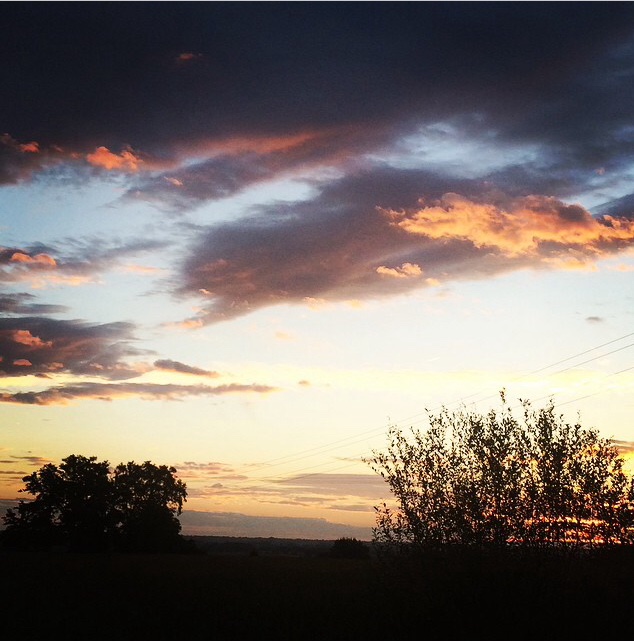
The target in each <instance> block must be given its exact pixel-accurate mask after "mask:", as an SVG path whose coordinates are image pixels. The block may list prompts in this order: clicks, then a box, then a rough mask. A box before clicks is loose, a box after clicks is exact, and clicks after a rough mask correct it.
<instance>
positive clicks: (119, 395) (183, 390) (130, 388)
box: [0, 382, 277, 406]
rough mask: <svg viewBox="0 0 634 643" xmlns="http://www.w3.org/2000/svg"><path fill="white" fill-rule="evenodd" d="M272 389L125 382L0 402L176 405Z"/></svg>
mask: <svg viewBox="0 0 634 643" xmlns="http://www.w3.org/2000/svg"><path fill="white" fill-rule="evenodd" d="M276 390H277V389H275V388H274V387H271V386H265V385H262V384H221V385H219V386H204V385H197V386H196V385H194V386H184V385H179V384H151V383H138V382H127V383H124V384H113V383H93V382H79V383H77V384H73V385H68V386H57V387H53V388H49V389H45V390H43V391H22V392H18V393H0V402H5V403H9V404H27V405H36V406H52V405H66V404H69V403H71V402H74V401H80V400H102V401H106V402H111V401H112V400H115V399H126V398H135V397H138V398H141V399H143V400H165V401H178V400H182V399H183V398H185V397H192V396H197V397H198V396H205V395H209V396H217V395H227V394H230V393H260V394H263V393H271V392H274V391H276Z"/></svg>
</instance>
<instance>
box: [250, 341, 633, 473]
mask: <svg viewBox="0 0 634 643" xmlns="http://www.w3.org/2000/svg"><path fill="white" fill-rule="evenodd" d="M633 335H634V332H633V333H627V334H625V335H622V336H621V337H617V338H616V339H612V340H610V341H609V342H604V343H602V344H599V345H597V346H594V347H592V348H589V349H586V350H583V351H581V352H579V353H575V354H574V355H571V356H569V357H566V358H564V359H561V360H558V361H556V362H553V363H551V364H548V365H547V366H543V367H541V368H539V369H535V370H533V371H529V372H528V373H525V374H523V375H520V376H518V377H516V378H513V379H512V380H510V381H511V382H517V381H520V380H522V379H525V378H527V377H530V376H531V375H535V374H537V373H541V372H543V371H546V370H548V369H549V368H553V367H554V366H558V365H560V364H564V363H566V362H569V361H570V360H573V359H575V358H577V357H581V356H582V355H587V354H588V353H591V352H593V351H596V350H599V349H600V348H604V347H605V346H609V345H611V344H615V343H616V342H619V341H622V340H624V339H626V338H628V337H631V336H633ZM632 346H634V343H631V344H628V345H626V346H622V347H620V348H617V349H615V350H613V351H609V352H607V353H603V354H602V355H597V356H595V357H593V358H590V359H588V360H585V361H583V362H580V363H578V364H574V365H572V366H568V367H566V368H564V369H561V370H559V371H556V372H555V373H552V374H551V375H559V374H561V373H564V372H566V371H569V370H571V369H573V368H578V367H579V366H583V365H585V364H588V363H590V362H592V361H595V360H597V359H601V358H602V357H607V356H608V355H612V354H614V353H618V352H620V351H622V350H625V349H627V348H631V347H632ZM625 370H629V369H625ZM620 372H624V371H619V373H620ZM614 374H618V373H614ZM483 392H484V390H482V391H479V392H476V393H473V394H471V395H468V396H466V397H461V398H460V399H457V400H454V401H453V402H450V403H448V404H444V405H438V406H435V407H433V408H432V409H429V410H437V409H439V408H442V407H443V406H445V407H450V406H453V405H454V404H457V403H464V401H465V400H468V399H471V398H473V397H476V396H478V395H480V393H483ZM496 396H497V393H495V394H490V395H487V396H486V397H483V398H480V399H478V400H476V401H475V402H474V404H478V403H480V402H484V401H486V400H489V399H492V398H494V397H496ZM546 397H550V396H546ZM538 399H542V398H538ZM427 413H428V410H425V411H421V412H420V413H415V414H413V415H410V416H408V417H405V418H401V419H400V420H398V421H397V422H396V424H401V423H404V422H409V421H411V420H413V419H415V418H419V417H421V416H423V415H424V416H426V415H427ZM388 427H389V424H388ZM385 429H386V425H385V424H382V425H381V426H377V427H375V428H373V429H369V430H366V431H362V432H360V433H355V434H353V435H351V436H348V437H346V438H341V439H339V440H334V441H331V442H326V443H324V444H322V445H320V446H316V447H311V448H308V449H304V450H302V451H297V452H294V453H290V454H288V455H286V456H280V457H278V458H273V459H272V460H268V461H266V462H263V463H261V464H260V465H259V466H257V467H256V468H254V469H251V472H252V473H254V472H257V471H261V470H263V469H268V468H271V467H277V466H284V465H287V464H291V463H293V462H298V461H300V460H305V459H306V458H308V457H312V456H317V455H322V454H324V453H328V452H330V451H334V450H337V449H339V448H340V445H343V444H344V443H347V444H346V446H352V445H354V444H358V443H359V442H363V441H364V440H365V439H367V438H371V437H376V436H378V435H380V434H381V433H382V432H384V431H385Z"/></svg>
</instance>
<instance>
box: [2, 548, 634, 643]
mask: <svg viewBox="0 0 634 643" xmlns="http://www.w3.org/2000/svg"><path fill="white" fill-rule="evenodd" d="M0 565H1V568H2V570H3V583H2V592H3V596H2V611H3V630H2V633H3V639H4V640H7V639H16V640H60V639H61V640H130V639H132V640H219V639H222V640H244V639H247V640H272V639H273V640H296V639H300V640H394V639H418V640H420V639H423V640H425V639H441V640H442V639H514V640H525V639H560V640H569V639H599V640H601V639H633V638H634V625H633V624H632V623H631V622H630V617H629V611H630V609H631V605H632V604H634V603H633V600H634V583H633V580H634V574H633V572H634V552H630V551H629V550H628V551H624V552H618V553H614V552H606V553H605V554H602V555H600V556H594V557H587V558H580V559H579V558H576V559H563V558H562V559H551V558H544V557H541V558H540V557H532V558H530V559H527V558H517V557H508V556H507V557H504V556H503V557H490V556H489V557H487V556H476V557H474V556H465V555H464V554H454V553H452V554H450V555H447V556H444V557H430V558H429V559H427V560H424V561H420V562H419V563H418V564H417V565H412V564H409V565H407V566H405V567H404V568H403V569H400V570H399V569H396V568H393V567H390V568H383V567H379V566H377V564H376V563H375V562H374V561H370V560H339V559H330V558H323V557H321V558H311V557H304V558H301V557H288V556H248V555H244V556H235V555H233V556H217V555H202V556H195V555H190V556H186V555H164V556H161V555H89V554H62V553H48V554H35V553H20V554H14V553H8V552H4V553H2V554H1V555H0Z"/></svg>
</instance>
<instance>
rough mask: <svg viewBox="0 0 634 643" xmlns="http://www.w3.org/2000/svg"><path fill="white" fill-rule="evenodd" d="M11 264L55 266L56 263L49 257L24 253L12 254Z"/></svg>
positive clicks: (41, 254)
mask: <svg viewBox="0 0 634 643" xmlns="http://www.w3.org/2000/svg"><path fill="white" fill-rule="evenodd" d="M10 261H11V262H12V263H28V264H37V265H39V266H51V267H53V268H54V267H55V266H57V262H56V261H55V259H53V257H51V256H50V255H47V254H44V253H40V254H37V255H33V256H31V255H28V254H26V253H24V252H14V253H13V254H12V255H11V260H10Z"/></svg>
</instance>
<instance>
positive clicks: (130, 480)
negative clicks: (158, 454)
mask: <svg viewBox="0 0 634 643" xmlns="http://www.w3.org/2000/svg"><path fill="white" fill-rule="evenodd" d="M175 473H176V469H175V468H174V467H167V466H165V465H161V466H157V465H155V464H152V463H151V462H149V461H146V462H144V463H143V464H137V463H136V462H128V463H127V464H120V465H119V466H118V467H116V468H115V470H114V472H113V476H112V484H113V491H114V497H113V508H114V511H115V516H116V520H117V525H118V530H117V534H118V538H119V545H120V547H121V548H123V549H125V550H127V551H163V550H165V549H172V548H174V547H175V546H176V543H177V542H178V539H179V532H180V530H181V525H180V521H179V520H178V517H177V516H179V515H180V513H181V512H182V510H183V502H184V501H185V498H186V496H187V491H186V487H185V483H184V482H182V481H181V480H177V479H175V477H174V474H175Z"/></svg>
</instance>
